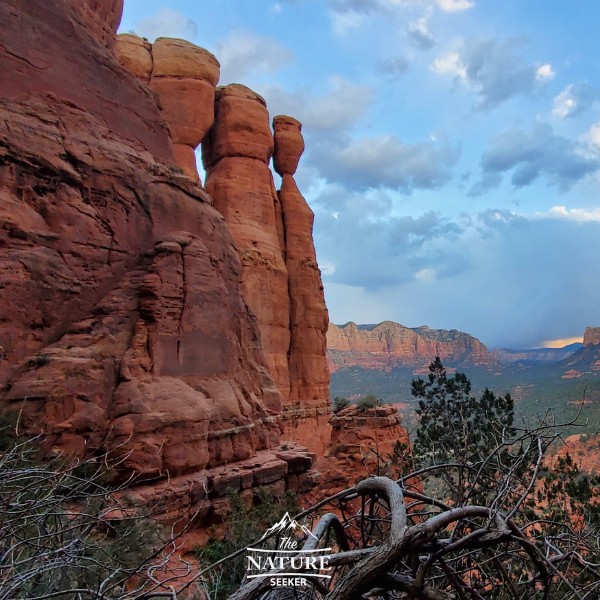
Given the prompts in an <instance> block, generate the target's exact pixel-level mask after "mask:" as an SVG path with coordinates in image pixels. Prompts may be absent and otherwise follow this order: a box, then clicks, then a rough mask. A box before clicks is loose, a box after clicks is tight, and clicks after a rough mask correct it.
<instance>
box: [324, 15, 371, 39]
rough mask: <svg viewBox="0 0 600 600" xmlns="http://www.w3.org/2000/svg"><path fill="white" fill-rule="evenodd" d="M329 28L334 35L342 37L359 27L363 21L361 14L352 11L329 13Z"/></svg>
mask: <svg viewBox="0 0 600 600" xmlns="http://www.w3.org/2000/svg"><path fill="white" fill-rule="evenodd" d="M330 18H331V27H332V29H333V32H334V33H335V34H336V35H339V36H342V35H345V34H346V33H348V31H350V30H351V29H356V28H357V27H359V26H360V25H361V24H362V22H363V21H364V19H365V16H364V15H363V14H360V13H358V12H356V11H354V10H349V11H348V12H338V11H331V12H330Z"/></svg>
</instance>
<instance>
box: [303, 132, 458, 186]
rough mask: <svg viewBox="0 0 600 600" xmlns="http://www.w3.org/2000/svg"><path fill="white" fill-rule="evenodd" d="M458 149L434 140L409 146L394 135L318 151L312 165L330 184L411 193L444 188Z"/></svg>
mask: <svg viewBox="0 0 600 600" xmlns="http://www.w3.org/2000/svg"><path fill="white" fill-rule="evenodd" d="M459 154H460V152H459V150H458V148H457V147H454V146H451V145H449V144H447V143H439V142H434V141H427V142H419V143H414V144H410V143H405V142H402V141H401V140H400V139H399V138H397V137H395V136H391V135H382V136H376V137H370V138H362V139H358V140H353V141H351V142H349V143H347V144H345V145H342V144H329V145H321V146H319V147H318V148H315V149H314V151H313V152H312V154H311V158H310V160H311V164H313V165H314V166H315V167H317V168H318V170H319V173H320V174H321V176H323V177H326V178H327V179H328V180H330V181H338V182H344V185H346V186H350V187H354V188H359V189H367V188H389V189H395V190H399V191H402V192H404V193H407V194H410V193H411V192H412V191H413V190H416V189H433V188H438V187H440V186H442V185H443V184H444V183H446V182H447V181H448V180H449V179H450V177H451V168H452V167H453V166H454V164H455V163H456V161H457V160H458V157H459Z"/></svg>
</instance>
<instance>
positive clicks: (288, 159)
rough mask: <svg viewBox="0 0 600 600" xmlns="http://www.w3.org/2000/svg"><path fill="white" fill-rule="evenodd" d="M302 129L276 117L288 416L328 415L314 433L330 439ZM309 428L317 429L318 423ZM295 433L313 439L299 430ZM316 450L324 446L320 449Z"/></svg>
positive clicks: (323, 314) (323, 319) (323, 318)
mask: <svg viewBox="0 0 600 600" xmlns="http://www.w3.org/2000/svg"><path fill="white" fill-rule="evenodd" d="M301 129H302V125H301V124H300V123H299V122H298V121H296V119H292V118H291V117H286V116H278V117H275V119H274V120H273V130H274V132H275V136H274V137H275V150H274V155H273V162H274V166H275V170H276V171H277V173H279V175H281V177H282V184H281V191H280V192H279V200H280V204H281V211H282V217H283V228H284V239H285V261H286V266H287V270H288V280H289V281H288V288H289V297H290V330H291V343H290V353H289V365H290V395H289V401H288V403H287V404H286V405H284V411H283V418H284V420H292V421H297V422H298V424H299V426H301V422H302V420H303V419H304V418H306V417H318V416H320V415H327V416H326V417H325V419H318V421H323V425H324V427H323V428H318V430H321V429H322V430H323V431H322V434H323V435H322V436H319V435H318V433H317V432H315V433H317V435H314V434H313V436H312V437H313V438H315V437H316V438H318V437H322V438H323V439H322V440H321V441H322V442H323V443H327V442H328V440H329V437H328V436H329V428H328V426H327V424H326V422H327V418H328V417H329V413H330V404H329V369H328V367H327V359H326V333H327V326H328V323H329V316H328V313H327V308H326V307H325V298H324V294H323V283H322V281H321V272H320V271H319V267H318V265H317V259H316V254H315V247H314V243H313V237H312V233H313V220H314V215H313V212H312V210H311V209H310V207H309V206H308V204H307V202H306V200H305V199H304V197H303V196H302V194H301V193H300V191H299V190H298V186H297V185H296V182H295V180H294V177H293V175H294V173H295V172H296V169H297V167H298V162H299V160H300V156H301V155H302V152H303V151H304V139H303V138H302V133H301ZM309 426H310V427H311V428H314V426H315V425H314V422H313V423H312V424H310V425H309ZM287 429H288V432H287V433H292V434H293V429H291V424H289V425H288V427H287ZM293 437H296V438H301V439H302V440H303V441H304V442H305V443H308V442H307V438H306V436H305V435H303V434H302V432H300V431H299V432H298V435H293ZM308 439H310V437H309V438H308ZM315 441H316V440H315ZM314 449H315V450H316V451H319V450H320V448H319V447H314Z"/></svg>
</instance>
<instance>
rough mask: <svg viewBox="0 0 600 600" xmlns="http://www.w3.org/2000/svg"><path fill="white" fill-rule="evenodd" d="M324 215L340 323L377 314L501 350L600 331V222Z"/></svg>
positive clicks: (322, 246) (494, 214)
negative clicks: (599, 269)
mask: <svg viewBox="0 0 600 600" xmlns="http://www.w3.org/2000/svg"><path fill="white" fill-rule="evenodd" d="M348 204H351V203H346V204H344V203H341V204H340V205H339V206H344V205H348ZM323 208H324V207H321V209H323ZM324 212H326V211H323V212H320V213H319V218H318V219H317V221H316V229H315V233H316V239H317V245H318V248H319V261H320V263H324V264H326V265H327V266H328V269H327V271H326V274H325V277H324V280H325V287H326V291H327V294H328V302H329V308H330V311H331V314H332V318H333V319H334V320H337V321H338V322H342V321H348V320H354V321H356V322H373V311H374V310H375V308H376V311H377V318H378V319H379V320H383V319H391V320H395V321H398V322H400V323H404V324H406V325H410V326H416V325H420V324H428V325H430V326H434V327H444V328H448V329H450V328H457V329H460V330H463V331H467V332H469V333H471V334H473V335H475V336H477V337H479V338H480V339H482V340H483V341H484V342H486V343H487V344H489V345H491V346H496V347H501V346H517V347H530V346H533V345H535V344H538V343H540V342H541V341H542V340H545V339H554V338H566V337H570V336H574V335H578V334H582V333H583V329H584V328H585V327H586V326H593V325H599V324H600V323H599V317H598V313H597V306H598V304H599V303H600V280H599V279H598V278H597V277H595V275H594V267H593V266H594V265H596V264H598V262H600V247H599V245H598V239H599V238H600V223H599V222H598V221H592V220H590V221H587V222H582V221H575V220H572V219H568V218H550V217H547V218H537V219H531V218H525V217H523V216H518V215H515V214H514V213H510V212H509V211H506V210H489V211H485V212H483V213H481V214H479V215H475V216H470V217H464V218H462V219H458V220H456V221H450V220H448V219H445V218H442V217H440V215H437V214H435V213H426V214H424V215H422V216H421V217H417V218H412V217H408V218H406V217H404V218H398V217H396V218H384V219H382V220H380V221H372V220H370V219H369V218H368V215H363V216H362V218H360V214H362V212H363V210H359V211H358V213H357V212H354V211H352V210H350V209H347V210H346V211H343V212H340V214H338V215H337V219H336V218H330V219H327V218H326V216H325V214H324ZM582 265H589V269H585V268H581V266H582ZM353 290H356V291H353ZM357 298H359V299H360V302H363V303H364V304H363V305H361V304H357V301H356V300H357ZM363 306H365V307H368V310H365V309H364V308H363ZM361 311H364V314H363V312H361ZM369 311H370V312H369Z"/></svg>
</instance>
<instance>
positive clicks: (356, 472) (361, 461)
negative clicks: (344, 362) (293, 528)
mask: <svg viewBox="0 0 600 600" xmlns="http://www.w3.org/2000/svg"><path fill="white" fill-rule="evenodd" d="M329 422H330V424H331V427H332V432H331V440H330V442H329V444H328V445H327V447H326V449H325V453H324V456H323V457H322V458H319V459H318V461H317V466H318V468H319V471H320V472H321V483H320V486H319V489H318V490H314V491H313V492H312V498H313V499H315V500H317V499H321V498H323V497H326V496H328V495H330V494H333V493H335V492H336V491H339V490H340V489H341V488H344V487H348V486H352V485H353V484H355V483H357V482H358V481H360V480H361V479H364V478H365V477H368V476H371V475H376V474H378V473H382V472H383V471H385V469H386V468H387V467H386V463H388V462H389V457H390V456H391V455H392V454H393V453H394V448H395V446H396V444H397V443H398V442H399V443H400V444H403V445H404V446H405V448H406V449H409V448H410V442H409V439H408V432H407V431H406V429H405V428H404V427H403V426H402V422H401V420H400V416H399V414H398V410H397V408H396V407H394V406H392V405H385V406H377V407H374V408H369V409H361V408H359V407H357V406H354V405H352V406H348V407H347V408H344V409H342V410H340V411H339V412H337V413H334V414H333V416H332V417H331V418H330V420H329ZM401 466H402V465H400V464H397V465H395V466H394V470H393V474H395V473H396V472H397V469H398V468H400V467H401Z"/></svg>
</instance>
